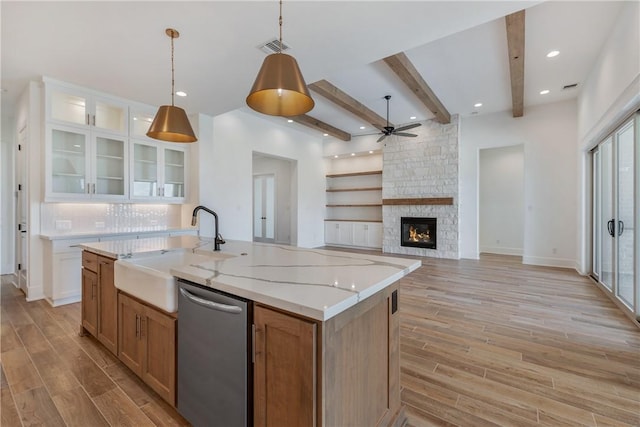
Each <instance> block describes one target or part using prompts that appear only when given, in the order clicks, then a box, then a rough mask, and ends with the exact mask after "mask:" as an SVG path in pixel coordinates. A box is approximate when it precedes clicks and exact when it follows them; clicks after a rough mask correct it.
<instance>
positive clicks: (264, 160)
mask: <svg viewBox="0 0 640 427" xmlns="http://www.w3.org/2000/svg"><path fill="white" fill-rule="evenodd" d="M295 170H296V161H295V160H291V159H286V158H281V157H275V156H271V155H267V154H262V153H253V240H254V241H255V242H267V243H278V244H285V245H289V244H295V238H296V235H297V233H296V225H295V224H296V222H295V212H296V203H297V201H296V194H297V193H296V180H295Z"/></svg>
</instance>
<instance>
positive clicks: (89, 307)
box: [82, 268, 98, 336]
mask: <svg viewBox="0 0 640 427" xmlns="http://www.w3.org/2000/svg"><path fill="white" fill-rule="evenodd" d="M82 328H84V330H85V331H87V332H89V333H90V334H91V335H93V336H96V335H97V334H98V273H96V272H95V271H91V270H88V269H87V268H83V269H82Z"/></svg>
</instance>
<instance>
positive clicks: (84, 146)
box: [45, 124, 128, 201]
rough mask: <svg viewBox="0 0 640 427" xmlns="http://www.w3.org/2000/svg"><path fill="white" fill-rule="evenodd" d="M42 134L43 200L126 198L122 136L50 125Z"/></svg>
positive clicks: (125, 169)
mask: <svg viewBox="0 0 640 427" xmlns="http://www.w3.org/2000/svg"><path fill="white" fill-rule="evenodd" d="M46 134H47V141H46V146H47V149H46V156H45V157H46V159H47V161H46V162H45V171H46V180H45V189H46V191H45V200H46V201H59V200H71V199H100V200H110V199H116V200H121V201H122V200H124V199H126V198H127V195H128V188H127V187H128V185H127V183H128V170H127V169H128V168H127V165H128V145H127V139H126V138H124V137H121V136H117V135H112V134H107V133H97V132H91V131H89V130H85V129H82V128H75V127H72V126H62V125H54V124H48V125H47V126H46Z"/></svg>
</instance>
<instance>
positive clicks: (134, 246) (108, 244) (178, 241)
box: [78, 235, 209, 259]
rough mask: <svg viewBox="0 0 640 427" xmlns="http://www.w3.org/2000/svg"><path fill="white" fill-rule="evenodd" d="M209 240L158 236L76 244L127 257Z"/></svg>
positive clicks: (199, 244) (203, 243) (115, 255)
mask: <svg viewBox="0 0 640 427" xmlns="http://www.w3.org/2000/svg"><path fill="white" fill-rule="evenodd" d="M208 243H209V241H207V240H205V239H200V238H199V237H197V236H189V235H184V236H172V237H168V236H160V237H147V238H144V239H123V240H107V241H104V242H90V243H81V244H79V245H78V246H79V247H81V248H82V249H86V250H88V251H91V252H95V253H97V254H99V255H104V256H106V257H109V258H116V259H118V258H129V257H131V256H133V255H141V254H150V253H160V252H166V251H170V250H176V249H195V248H198V247H199V246H202V245H206V244H208Z"/></svg>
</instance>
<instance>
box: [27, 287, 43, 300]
mask: <svg viewBox="0 0 640 427" xmlns="http://www.w3.org/2000/svg"><path fill="white" fill-rule="evenodd" d="M44 298H45V296H44V292H43V289H42V286H28V287H27V298H26V299H27V302H31V301H38V300H40V299H44Z"/></svg>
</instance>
